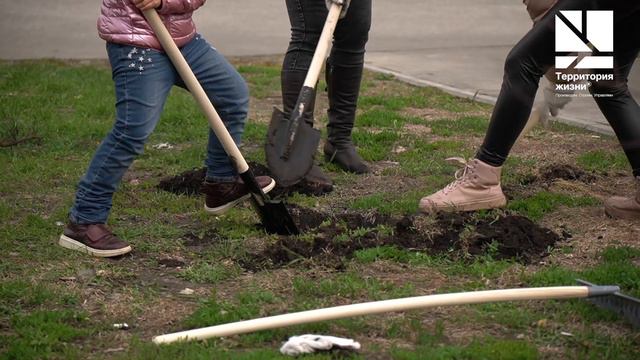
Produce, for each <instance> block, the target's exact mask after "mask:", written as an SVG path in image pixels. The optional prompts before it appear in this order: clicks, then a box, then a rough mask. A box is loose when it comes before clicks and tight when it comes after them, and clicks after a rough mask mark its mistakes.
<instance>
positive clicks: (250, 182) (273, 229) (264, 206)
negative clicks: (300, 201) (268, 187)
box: [240, 169, 300, 235]
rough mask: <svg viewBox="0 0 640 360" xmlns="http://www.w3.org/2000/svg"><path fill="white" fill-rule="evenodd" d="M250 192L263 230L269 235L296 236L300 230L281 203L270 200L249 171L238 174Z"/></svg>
mask: <svg viewBox="0 0 640 360" xmlns="http://www.w3.org/2000/svg"><path fill="white" fill-rule="evenodd" d="M240 178H242V181H244V183H245V185H247V187H248V189H249V191H250V192H251V199H252V202H253V205H254V207H255V208H256V210H257V211H258V214H259V215H260V220H261V222H262V225H263V226H264V228H265V230H266V231H267V232H268V233H270V234H278V235H298V234H300V230H298V226H297V225H296V223H295V221H293V218H292V217H291V214H290V213H289V210H288V209H287V207H286V206H285V205H284V203H283V202H282V201H276V200H271V199H270V198H269V197H268V196H267V195H266V194H265V193H264V192H263V191H262V189H261V188H260V185H258V182H257V181H256V178H255V177H254V176H253V173H252V172H251V169H249V170H247V171H245V172H244V173H242V174H240Z"/></svg>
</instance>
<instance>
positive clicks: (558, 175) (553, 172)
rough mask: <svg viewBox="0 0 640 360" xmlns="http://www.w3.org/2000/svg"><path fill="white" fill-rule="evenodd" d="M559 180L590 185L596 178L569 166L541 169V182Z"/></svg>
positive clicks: (554, 165)
mask: <svg viewBox="0 0 640 360" xmlns="http://www.w3.org/2000/svg"><path fill="white" fill-rule="evenodd" d="M557 179H562V180H571V181H582V182H585V183H590V182H593V181H594V180H595V179H596V177H595V176H594V175H593V174H592V173H588V172H586V171H584V170H582V169H580V168H577V167H575V166H572V165H568V164H552V165H548V166H545V167H543V168H542V169H540V180H542V181H544V182H552V181H553V180H557Z"/></svg>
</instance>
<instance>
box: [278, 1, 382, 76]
mask: <svg viewBox="0 0 640 360" xmlns="http://www.w3.org/2000/svg"><path fill="white" fill-rule="evenodd" d="M286 3H287V11H288V12H289V21H290V22H291V42H290V43H289V48H288V49H287V54H286V56H285V59H284V63H283V66H282V69H283V70H284V71H305V72H306V71H307V70H308V69H309V65H311V59H312V58H313V53H314V52H315V49H316V45H318V40H319V39H320V33H321V32H322V28H323V27H324V22H325V19H326V18H327V14H328V11H327V8H326V5H325V2H324V0H286ZM370 27H371V0H353V1H351V5H350V6H349V11H348V12H347V15H346V16H345V17H344V18H343V19H341V20H340V21H339V22H338V25H337V27H336V31H335V34H334V41H333V48H332V49H331V55H330V56H329V59H330V60H329V61H330V63H331V64H334V65H336V66H344V67H355V68H362V66H363V65H364V52H365V45H366V44H367V40H368V39H369V28H370Z"/></svg>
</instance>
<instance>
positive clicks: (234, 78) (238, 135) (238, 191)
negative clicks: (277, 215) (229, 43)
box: [178, 34, 275, 214]
mask: <svg viewBox="0 0 640 360" xmlns="http://www.w3.org/2000/svg"><path fill="white" fill-rule="evenodd" d="M181 52H182V54H183V55H184V57H185V59H186V60H187V63H188V64H189V66H190V67H191V69H192V70H193V73H194V75H195V76H196V78H197V79H198V81H199V82H200V84H201V85H202V87H203V89H204V91H205V92H206V94H207V96H208V97H209V99H210V100H211V103H212V104H213V106H214V107H215V109H216V111H217V112H218V114H219V115H220V118H221V119H222V121H223V122H224V125H225V127H226V129H227V131H229V134H230V135H231V137H232V138H233V140H234V142H235V143H236V145H240V142H241V140H242V134H243V132H244V126H245V123H246V120H247V113H248V111H249V89H248V87H247V84H246V83H245V81H244V79H243V78H242V76H241V75H240V74H239V73H238V71H237V70H236V69H235V68H234V67H233V65H231V64H230V63H229V62H228V61H227V59H225V58H224V56H223V55H222V54H220V53H219V52H218V51H217V50H216V49H215V48H213V47H212V46H211V45H210V44H209V43H208V42H207V41H206V40H205V39H203V38H202V37H201V36H200V35H199V34H198V35H196V37H195V38H194V39H193V40H192V41H190V42H189V43H187V44H186V45H185V46H184V47H183V48H182V49H181ZM178 85H180V86H182V87H184V84H183V83H182V81H181V80H180V81H179V82H178ZM205 164H206V166H207V173H206V179H205V183H204V185H203V192H204V193H205V194H206V195H207V196H206V199H205V209H206V210H207V211H209V212H211V213H214V214H221V213H223V212H225V211H226V210H228V209H230V208H231V207H233V205H235V204H237V203H238V202H240V201H242V200H244V199H247V198H248V197H249V192H248V190H247V189H246V187H245V186H244V184H243V183H242V182H241V181H240V180H239V179H238V177H237V171H236V169H235V167H234V165H233V164H232V163H231V160H230V158H229V156H228V155H227V153H226V151H225V150H224V148H223V147H222V144H221V143H220V140H218V138H217V137H216V135H215V133H214V132H213V130H211V129H209V142H208V147H207V159H206V161H205ZM256 180H257V181H258V183H259V184H260V185H261V186H262V188H263V190H264V191H265V192H268V191H270V190H271V189H273V187H274V186H275V182H274V181H273V179H271V178H270V177H268V176H261V177H258V178H257V179H256Z"/></svg>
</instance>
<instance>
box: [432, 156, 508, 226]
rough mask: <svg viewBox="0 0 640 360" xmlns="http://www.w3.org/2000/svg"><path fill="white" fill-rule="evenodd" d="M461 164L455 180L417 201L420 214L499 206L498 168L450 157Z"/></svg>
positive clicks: (502, 202)
mask: <svg viewBox="0 0 640 360" xmlns="http://www.w3.org/2000/svg"><path fill="white" fill-rule="evenodd" d="M447 160H454V161H456V162H459V163H461V164H463V165H464V169H461V170H458V171H457V172H456V180H455V181H454V182H452V183H451V184H449V185H447V186H446V187H445V188H444V189H442V190H440V191H438V192H436V193H435V194H432V195H429V196H426V197H423V198H422V199H421V200H420V210H421V211H422V212H424V213H427V214H429V213H433V212H436V211H473V210H480V209H493V208H498V207H503V206H505V205H506V203H507V198H506V197H505V196H504V194H503V193H502V188H501V187H500V173H501V170H502V167H495V166H491V165H489V164H487V163H485V162H482V161H480V160H478V159H473V160H470V161H469V162H466V161H465V160H464V159H461V158H450V159H447Z"/></svg>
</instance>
